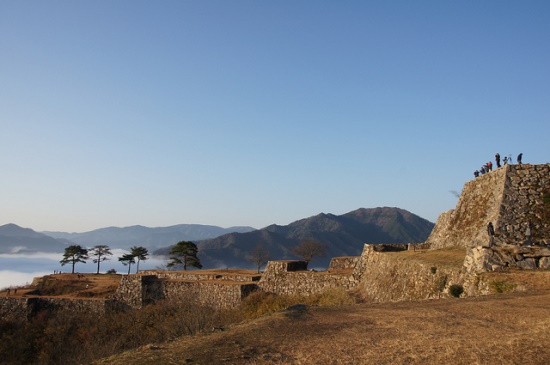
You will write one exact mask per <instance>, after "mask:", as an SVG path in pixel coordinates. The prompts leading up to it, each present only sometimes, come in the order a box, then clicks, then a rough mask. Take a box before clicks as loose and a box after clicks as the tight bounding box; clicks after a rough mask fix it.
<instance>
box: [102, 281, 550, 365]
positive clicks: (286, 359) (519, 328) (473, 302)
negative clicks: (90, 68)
mask: <svg viewBox="0 0 550 365" xmlns="http://www.w3.org/2000/svg"><path fill="white" fill-rule="evenodd" d="M548 303H550V292H549V291H548V290H545V291H543V292H529V293H512V294H502V295H493V296H486V297H479V298H469V299H447V300H431V301H419V302H401V303H389V304H388V303H386V304H361V305H348V306H341V307H308V309H307V310H305V311H295V312H290V311H284V310H283V311H279V312H277V313H275V314H273V315H269V316H263V317H261V318H259V319H256V320H253V321H249V322H246V323H242V324H239V325H235V326H231V327H229V328H228V329H227V330H226V331H223V332H212V333H207V334H202V335H199V336H195V337H184V338H181V339H179V340H177V341H174V342H171V343H166V344H161V345H156V346H154V345H149V346H145V347H142V348H140V349H138V350H133V351H129V352H126V353H123V354H120V355H118V356H113V357H110V358H107V359H105V360H103V361H100V362H98V364H114V365H117V364H121V365H122V364H128V363H132V364H136V365H139V364H153V363H158V364H187V363H189V364H424V363H429V364H548V363H549V362H550V347H549V346H548V345H547V344H548V343H549V341H550V306H548Z"/></svg>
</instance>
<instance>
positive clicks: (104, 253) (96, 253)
mask: <svg viewBox="0 0 550 365" xmlns="http://www.w3.org/2000/svg"><path fill="white" fill-rule="evenodd" d="M88 253H89V255H90V256H92V257H95V259H93V261H94V264H97V274H99V265H100V264H101V261H105V260H109V256H112V255H113V254H112V252H111V248H110V247H109V246H107V245H97V246H94V247H92V248H91V249H90V250H89V251H88Z"/></svg>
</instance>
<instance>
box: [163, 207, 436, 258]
mask: <svg viewBox="0 0 550 365" xmlns="http://www.w3.org/2000/svg"><path fill="white" fill-rule="evenodd" d="M433 227H434V223H432V222H430V221H428V220H426V219H424V218H421V217H419V216H417V215H414V214H412V213H410V212H408V211H406V210H404V209H400V208H388V207H381V208H370V209H367V208H360V209H357V210H354V211H352V212H349V213H346V214H343V215H339V216H337V215H334V214H326V213H320V214H318V215H316V216H313V217H309V218H305V219H301V220H298V221H296V222H293V223H291V224H289V225H286V226H279V225H270V226H268V227H265V228H263V229H260V230H256V231H253V232H247V233H229V234H226V235H223V236H220V237H217V238H213V239H208V240H203V241H200V242H198V247H199V258H200V259H201V262H202V264H203V266H204V267H205V268H215V267H228V266H229V267H252V266H253V265H252V264H251V263H250V262H248V261H247V260H246V258H247V256H248V255H249V254H250V252H252V250H253V249H254V248H255V247H256V245H258V244H262V245H264V246H265V248H267V249H268V250H269V251H270V253H271V258H272V259H275V260H277V259H278V260H283V259H295V258H296V257H295V256H294V255H293V254H292V252H291V248H292V247H294V246H296V245H298V244H299V243H300V242H301V241H303V240H307V239H313V240H317V241H319V242H321V243H324V244H325V245H326V246H327V250H326V251H327V255H326V257H324V258H319V259H318V260H317V261H315V262H313V263H312V265H313V266H318V267H326V266H328V263H329V261H330V259H331V258H332V257H334V256H350V255H359V254H360V253H361V250H362V248H363V244H364V243H375V244H376V243H408V242H424V241H425V240H426V239H427V238H428V236H429V234H430V232H431V231H432V229H433ZM168 251H169V247H166V248H163V249H160V250H158V251H156V253H157V254H164V255H166V254H167V253H168Z"/></svg>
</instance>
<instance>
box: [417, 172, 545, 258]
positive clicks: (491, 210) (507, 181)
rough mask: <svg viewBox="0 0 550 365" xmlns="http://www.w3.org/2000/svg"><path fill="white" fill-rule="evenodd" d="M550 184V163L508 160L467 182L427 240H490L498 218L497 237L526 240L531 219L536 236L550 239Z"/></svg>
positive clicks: (499, 239) (435, 245) (471, 242)
mask: <svg viewBox="0 0 550 365" xmlns="http://www.w3.org/2000/svg"><path fill="white" fill-rule="evenodd" d="M549 190H550V164H545V165H529V164H523V165H506V166H503V167H501V168H499V169H497V170H495V171H492V172H490V173H488V174H485V175H482V176H480V177H478V178H477V179H475V180H472V181H469V182H467V183H466V184H465V185H464V187H463V189H462V194H461V196H460V199H459V201H458V203H457V205H456V207H455V209H453V210H451V211H448V212H445V213H443V214H441V215H440V216H439V218H438V220H437V223H436V226H435V227H434V230H433V231H432V233H431V234H430V237H428V240H427V241H426V242H427V243H429V244H431V247H433V248H440V247H447V246H456V245H461V246H464V247H474V246H483V245H486V244H487V242H488V241H489V237H488V235H487V230H486V226H487V223H488V222H493V225H494V227H495V234H496V236H495V240H496V242H497V243H508V244H515V245H518V244H521V243H523V242H525V241H526V236H525V228H526V227H527V222H531V232H532V235H531V239H532V241H533V242H547V241H548V240H549V239H550V226H549V225H548V223H545V222H544V221H543V220H542V217H543V216H544V214H543V208H544V204H543V202H542V196H543V194H544V193H545V192H547V191H549Z"/></svg>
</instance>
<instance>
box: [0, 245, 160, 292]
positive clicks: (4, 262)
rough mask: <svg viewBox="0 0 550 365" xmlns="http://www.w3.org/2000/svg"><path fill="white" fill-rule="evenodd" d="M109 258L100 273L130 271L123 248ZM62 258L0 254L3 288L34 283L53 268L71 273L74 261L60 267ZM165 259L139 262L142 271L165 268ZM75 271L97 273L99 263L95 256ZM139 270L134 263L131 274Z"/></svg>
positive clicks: (60, 255)
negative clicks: (122, 260) (123, 262)
mask: <svg viewBox="0 0 550 365" xmlns="http://www.w3.org/2000/svg"><path fill="white" fill-rule="evenodd" d="M112 253H113V255H112V256H111V257H110V260H107V261H102V262H101V265H100V272H101V273H104V272H106V271H107V270H109V269H115V270H116V271H117V273H119V274H126V273H128V266H124V265H123V264H122V263H121V262H119V261H118V258H119V257H120V256H122V255H123V254H125V253H128V252H127V251H124V250H119V249H114V250H112ZM62 258H63V253H45V252H36V253H9V254H0V289H4V288H7V287H10V286H11V287H13V286H21V285H26V284H30V283H32V280H33V279H34V278H35V277H38V276H44V275H48V274H53V273H54V271H62V272H69V273H70V272H71V266H72V265H71V264H70V263H69V264H66V265H65V266H61V264H60V263H59V261H60V260H61V259H62ZM165 264H166V260H164V259H161V258H159V257H151V258H149V259H148V260H146V261H141V262H140V263H139V269H140V270H153V269H156V268H158V267H164V265H165ZM75 272H80V273H95V272H97V264H94V263H93V261H92V259H88V260H86V263H85V264H83V263H77V264H76V265H75ZM135 272H136V265H132V266H131V273H135Z"/></svg>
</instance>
